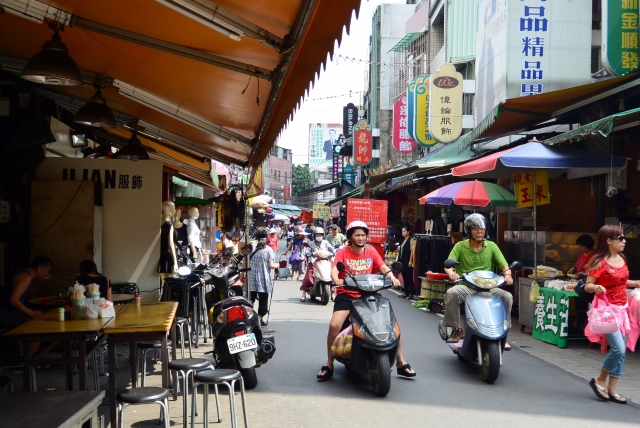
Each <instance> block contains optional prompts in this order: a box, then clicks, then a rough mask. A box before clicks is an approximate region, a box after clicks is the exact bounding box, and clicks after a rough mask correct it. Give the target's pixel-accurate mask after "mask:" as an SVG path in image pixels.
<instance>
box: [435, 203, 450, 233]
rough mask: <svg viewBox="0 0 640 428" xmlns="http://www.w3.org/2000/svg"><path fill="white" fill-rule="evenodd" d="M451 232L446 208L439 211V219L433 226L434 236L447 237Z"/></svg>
mask: <svg viewBox="0 0 640 428" xmlns="http://www.w3.org/2000/svg"><path fill="white" fill-rule="evenodd" d="M450 231H451V218H450V217H448V216H447V210H446V208H441V209H440V217H437V218H436V219H435V221H434V224H433V234H434V235H447V234H448V233H449V232H450Z"/></svg>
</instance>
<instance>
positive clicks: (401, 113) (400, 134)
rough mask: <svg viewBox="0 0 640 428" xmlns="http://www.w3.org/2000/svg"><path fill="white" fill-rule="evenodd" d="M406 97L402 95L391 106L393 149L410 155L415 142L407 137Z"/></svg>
mask: <svg viewBox="0 0 640 428" xmlns="http://www.w3.org/2000/svg"><path fill="white" fill-rule="evenodd" d="M408 113H409V112H408V111H407V96H406V95H403V96H402V97H401V98H400V99H399V100H398V101H396V102H395V104H394V105H393V147H394V148H395V149H396V150H397V151H399V152H400V153H411V152H413V151H414V150H415V148H416V142H415V141H413V140H412V139H411V137H410V136H409V130H408V128H409V127H408V122H407V120H408V119H407V115H408Z"/></svg>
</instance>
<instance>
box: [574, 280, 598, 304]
mask: <svg viewBox="0 0 640 428" xmlns="http://www.w3.org/2000/svg"><path fill="white" fill-rule="evenodd" d="M586 285H587V281H586V280H585V279H581V280H580V281H578V283H577V284H576V286H575V287H574V289H573V291H574V292H575V293H576V294H577V295H578V296H580V298H581V299H582V300H584V301H585V302H587V303H592V302H593V296H594V295H595V294H594V293H589V292H588V291H587V290H585V288H584V287H585V286H586Z"/></svg>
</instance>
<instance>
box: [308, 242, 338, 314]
mask: <svg viewBox="0 0 640 428" xmlns="http://www.w3.org/2000/svg"><path fill="white" fill-rule="evenodd" d="M307 257H308V258H309V257H315V259H316V260H315V262H314V263H313V287H311V288H310V289H309V290H308V291H307V293H308V294H309V297H310V298H311V300H316V297H320V303H322V304H323V305H326V304H327V303H329V299H330V298H331V285H332V281H331V269H332V268H333V264H332V263H331V260H330V259H331V258H332V257H333V253H332V252H331V251H325V250H316V251H314V252H313V253H312V252H311V251H308V252H307Z"/></svg>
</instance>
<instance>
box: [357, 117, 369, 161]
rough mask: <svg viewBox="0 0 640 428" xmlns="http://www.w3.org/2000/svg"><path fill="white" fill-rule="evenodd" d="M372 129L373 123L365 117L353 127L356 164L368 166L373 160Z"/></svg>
mask: <svg viewBox="0 0 640 428" xmlns="http://www.w3.org/2000/svg"><path fill="white" fill-rule="evenodd" d="M371 130H372V128H371V125H369V124H368V123H367V121H366V120H364V119H362V120H361V121H359V122H358V124H357V125H354V127H353V135H354V138H353V159H354V161H355V163H356V165H360V166H366V165H369V163H370V162H371V158H372V154H373V153H372V152H373V149H372V144H373V141H372V137H371Z"/></svg>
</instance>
